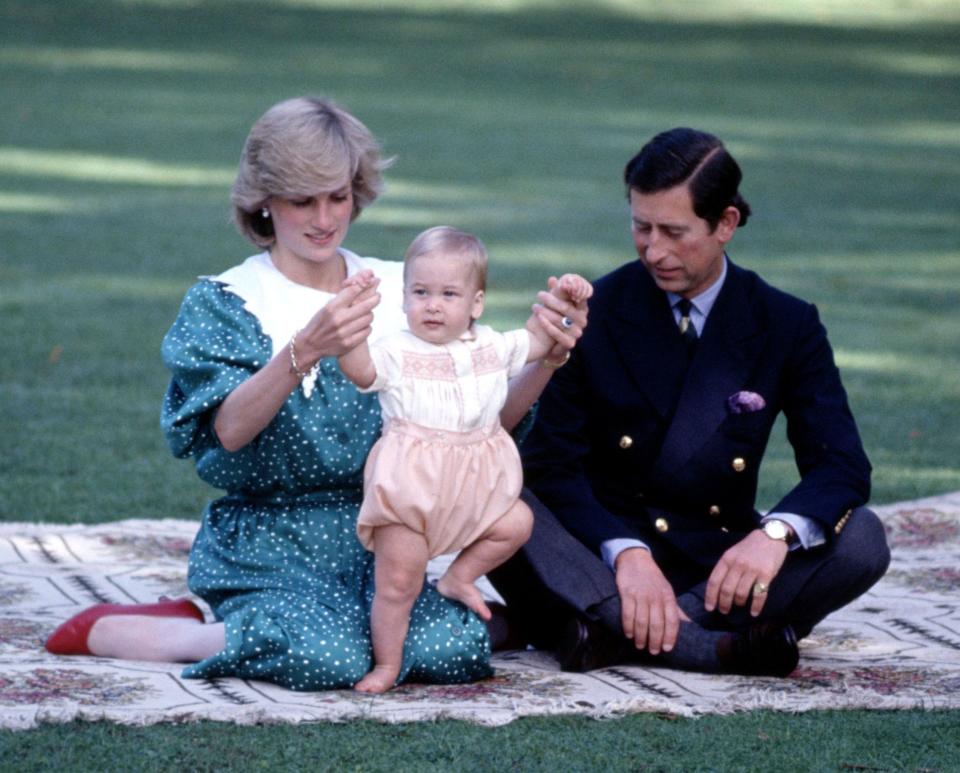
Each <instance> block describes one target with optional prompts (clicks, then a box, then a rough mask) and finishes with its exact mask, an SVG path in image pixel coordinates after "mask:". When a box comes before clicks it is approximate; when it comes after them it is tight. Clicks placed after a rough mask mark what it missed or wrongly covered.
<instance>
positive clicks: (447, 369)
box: [403, 351, 457, 381]
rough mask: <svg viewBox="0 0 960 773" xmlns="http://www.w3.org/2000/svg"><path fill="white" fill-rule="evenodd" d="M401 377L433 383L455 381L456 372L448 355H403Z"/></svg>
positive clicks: (409, 353)
mask: <svg viewBox="0 0 960 773" xmlns="http://www.w3.org/2000/svg"><path fill="white" fill-rule="evenodd" d="M403 375H404V376H410V377H412V378H422V379H428V380H433V381H456V380H457V371H456V368H455V367H454V364H453V359H452V358H451V357H450V355H449V354H417V353H416V352H407V351H405V352H404V353H403Z"/></svg>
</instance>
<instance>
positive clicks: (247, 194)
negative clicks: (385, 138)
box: [230, 97, 390, 247]
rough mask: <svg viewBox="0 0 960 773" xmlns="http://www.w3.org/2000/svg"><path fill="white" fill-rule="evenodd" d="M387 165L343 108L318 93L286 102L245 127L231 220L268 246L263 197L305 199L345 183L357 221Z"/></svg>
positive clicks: (259, 243)
mask: <svg viewBox="0 0 960 773" xmlns="http://www.w3.org/2000/svg"><path fill="white" fill-rule="evenodd" d="M389 165H390V160H388V159H382V158H381V157H380V147H379V146H378V145H377V142H376V140H375V139H374V138H373V135H372V134H371V133H370V130H369V129H367V127H366V126H364V125H363V124H362V123H361V122H360V121H358V120H357V119H356V118H354V117H353V116H352V115H350V113H348V112H347V111H346V110H343V109H342V108H340V107H338V106H337V105H335V104H334V103H333V102H331V101H329V100H327V99H321V98H317V97H297V98H296V99H288V100H286V101H284V102H280V103H278V104H276V105H274V106H273V107H271V108H270V109H269V110H267V112H266V113H264V114H263V115H262V116H261V117H260V119H259V120H258V121H257V122H256V123H255V124H254V125H253V128H251V129H250V134H249V135H248V136H247V141H246V143H244V146H243V153H242V154H241V156H240V168H239V169H238V170H237V179H236V180H235V181H234V183H233V190H232V191H231V194H230V201H231V202H232V203H233V219H234V222H235V223H236V226H237V228H238V229H239V231H240V233H241V234H243V235H244V236H245V237H246V238H247V239H249V240H250V241H251V242H253V243H254V244H255V245H257V246H258V247H271V246H273V243H274V242H275V241H276V238H275V236H274V232H273V221H272V220H271V219H270V218H269V217H264V215H263V212H262V210H263V208H264V206H265V205H266V202H267V199H269V198H270V197H271V196H277V197H279V198H284V199H299V198H308V197H310V196H315V195H316V194H317V193H324V192H328V191H333V190H336V189H337V188H339V187H340V186H341V185H342V184H343V182H344V180H350V185H351V188H352V189H353V215H352V217H351V219H356V218H357V216H358V215H359V214H360V213H361V212H362V211H363V209H364V208H365V207H367V206H369V205H370V204H372V203H373V201H374V200H375V199H376V198H377V196H379V195H380V193H381V191H382V190H383V178H382V176H381V172H382V171H383V170H384V169H385V168H386V167H387V166H389Z"/></svg>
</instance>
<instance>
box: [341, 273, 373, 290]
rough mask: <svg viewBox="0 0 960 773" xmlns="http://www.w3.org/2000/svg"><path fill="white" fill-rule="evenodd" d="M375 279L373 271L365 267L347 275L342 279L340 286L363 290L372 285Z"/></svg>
mask: <svg viewBox="0 0 960 773" xmlns="http://www.w3.org/2000/svg"><path fill="white" fill-rule="evenodd" d="M376 281H377V278H376V277H375V276H374V275H373V271H371V270H370V269H369V268H365V269H364V270H363V271H358V272H357V273H356V274H354V275H353V276H348V277H347V278H346V279H344V280H343V284H342V285H341V288H344V287H359V288H361V289H363V290H366V289H367V288H368V287H372V286H373V285H374V283H375V282H376Z"/></svg>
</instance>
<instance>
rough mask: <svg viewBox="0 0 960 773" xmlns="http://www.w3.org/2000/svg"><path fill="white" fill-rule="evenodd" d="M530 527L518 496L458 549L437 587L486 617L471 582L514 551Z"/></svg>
mask: <svg viewBox="0 0 960 773" xmlns="http://www.w3.org/2000/svg"><path fill="white" fill-rule="evenodd" d="M532 528H533V514H532V513H531V512H530V508H529V507H527V506H526V504H524V503H523V502H521V501H520V500H519V499H518V500H517V501H516V503H515V504H514V505H513V507H511V508H510V509H509V510H507V512H506V513H504V515H503V516H502V517H501V518H500V519H499V520H498V521H497V522H496V523H495V524H493V526H491V527H490V528H489V529H487V530H486V531H485V532H484V533H483V534H482V535H480V538H479V539H478V540H477V541H476V542H474V543H473V544H471V545H468V546H467V547H465V548H464V549H463V550H462V551H461V552H460V555H458V556H457V557H456V559H454V561H453V563H452V564H450V566H449V567H448V568H447V571H446V572H444V574H443V577H441V578H440V580H439V582H437V590H438V591H440V593H442V594H443V595H444V596H446V597H447V598H451V599H456V600H457V601H459V602H461V603H462V604H465V605H466V606H468V607H469V608H470V609H472V610H473V611H474V612H476V613H477V614H478V615H480V618H481V619H483V620H489V619H490V617H491V614H490V609H489V607H487V605H486V603H485V602H484V600H483V596H482V595H481V594H480V591H479V590H477V586H476V585H474V582H476V580H477V579H478V578H479V577H482V576H483V575H485V574H486V573H487V572H489V571H491V570H492V569H496V568H497V567H498V566H500V564H502V563H503V562H504V561H506V560H507V559H508V558H510V556H512V555H513V554H514V553H516V552H517V551H518V550H519V549H520V548H521V547H522V546H523V543H525V542H526V541H527V540H528V539H529V538H530V530H531V529H532Z"/></svg>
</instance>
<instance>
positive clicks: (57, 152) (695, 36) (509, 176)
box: [0, 0, 960, 519]
mask: <svg viewBox="0 0 960 773" xmlns="http://www.w3.org/2000/svg"><path fill="white" fill-rule="evenodd" d="M0 22H2V24H0V43H2V47H0V64H2V68H0V95H2V96H3V97H4V103H5V104H8V105H10V106H11V109H9V110H6V111H3V113H2V114H0V136H2V137H3V140H2V142H0V243H2V244H3V260H2V261H0V282H2V285H3V295H2V296H0V322H2V323H3V325H4V329H5V330H6V331H7V332H8V335H6V336H5V337H4V338H3V339H2V341H0V363H3V364H0V398H5V399H3V403H4V405H5V408H4V412H3V414H2V417H0V418H2V423H3V425H4V427H5V428H7V429H8V431H9V433H10V434H9V437H10V439H11V441H12V442H14V443H15V444H16V446H17V448H18V452H17V454H16V455H14V456H13V457H12V459H11V458H8V459H6V460H5V461H4V462H3V463H2V464H3V471H4V475H5V477H6V479H7V480H10V481H16V485H13V486H8V490H9V491H10V497H11V499H10V500H9V501H10V503H11V504H10V508H11V509H10V510H9V512H16V513H21V514H24V515H23V516H21V517H43V518H54V519H71V518H72V517H76V516H75V515H72V514H75V513H77V512H84V513H90V514H93V513H102V514H103V516H102V517H107V518H111V517H131V516H137V515H146V514H148V513H149V514H152V513H153V512H161V513H163V514H171V515H187V514H188V513H187V512H184V510H185V509H186V508H187V507H188V505H189V507H193V506H194V505H195V502H196V500H197V499H198V497H199V492H198V491H192V492H191V493H190V495H189V496H188V497H187V501H186V502H185V501H184V500H183V499H181V498H178V497H177V496H175V495H171V494H169V493H167V492H171V491H175V490H178V489H181V488H182V487H183V485H184V483H185V481H186V480H187V479H189V478H190V473H189V471H188V470H186V469H185V467H184V465H179V464H174V463H172V462H170V461H169V460H166V459H163V460H160V459H156V460H155V461H153V462H147V461H144V462H143V466H144V467H146V468H149V467H151V464H152V465H153V468H154V473H153V474H152V475H151V477H150V481H151V487H153V488H155V490H156V492H157V494H156V496H157V500H156V501H155V503H154V506H153V507H151V506H150V505H149V504H148V502H147V501H146V498H144V497H139V496H134V495H133V494H132V490H133V489H134V488H135V486H136V485H137V484H136V483H135V482H134V481H133V480H127V476H128V474H130V473H129V471H123V473H122V474H123V475H124V482H123V483H122V484H120V486H119V491H120V493H121V494H122V493H123V492H124V491H128V492H129V493H130V500H131V502H133V501H136V502H138V504H136V505H131V507H129V508H126V509H123V511H122V512H121V511H119V509H122V497H117V498H116V499H114V500H111V501H110V503H109V506H107V503H106V502H105V501H104V497H103V493H102V492H103V491H105V490H108V489H111V490H114V491H116V490H118V489H117V485H116V483H115V482H114V481H113V477H115V476H116V474H117V471H116V470H110V469H106V468H104V467H103V464H102V461H101V463H98V464H93V463H92V462H91V461H90V460H89V459H84V458H82V455H81V458H79V459H78V460H75V461H76V463H77V464H78V465H79V467H78V469H79V471H80V472H79V474H78V475H77V476H76V478H77V488H75V489H71V490H69V491H60V492H57V493H56V495H55V496H50V497H47V498H45V499H44V500H43V504H42V508H43V512H39V511H36V512H32V509H33V508H36V506H37V505H36V500H32V499H31V498H30V495H29V493H28V492H29V491H31V490H36V489H37V488H38V487H42V486H44V481H49V480H51V479H56V478H63V477H64V476H66V475H67V473H68V470H69V469H70V468H69V466H68V464H67V462H66V459H68V458H69V456H70V454H69V449H71V447H72V448H74V449H76V448H77V443H78V442H80V441H82V442H83V443H86V442H88V441H89V437H88V436H86V435H83V434H81V435H76V434H75V433H77V432H78V428H80V427H96V426H104V427H106V426H108V424H109V422H108V423H106V424H104V423H103V419H104V417H109V416H111V415H114V414H115V413H116V411H117V401H118V400H124V396H126V397H125V401H126V402H128V403H130V410H131V415H130V416H128V417H126V418H125V419H124V423H123V426H124V430H123V431H109V432H108V431H104V432H100V433H98V434H97V437H98V439H99V442H100V443H101V444H102V446H103V447H104V448H105V449H109V455H112V456H113V457H123V456H124V454H125V453H126V449H128V448H129V447H130V446H131V444H132V445H133V447H135V448H137V449H138V453H143V454H149V453H153V452H154V451H153V450H148V448H149V449H153V447H154V445H156V444H153V445H151V444H146V445H144V444H141V443H137V442H133V441H132V440H131V438H139V437H141V436H142V437H144V438H147V437H149V438H151V439H153V440H155V439H156V438H157V437H158V434H157V433H158V430H157V426H156V421H155V416H156V411H157V410H158V408H157V406H158V404H159V400H160V396H161V395H162V393H163V390H164V387H165V375H164V373H163V371H162V369H161V368H160V366H159V363H158V355H157V349H158V346H159V341H160V338H161V337H162V335H163V333H164V332H165V330H166V328H167V326H168V325H169V323H170V321H171V320H172V318H173V316H174V315H175V313H176V309H177V306H178V303H179V299H180V296H181V295H182V293H183V291H184V290H185V289H186V287H187V286H188V285H189V284H190V283H191V282H192V281H193V278H194V277H195V276H196V275H197V274H201V273H216V272H218V271H221V270H223V269H225V268H227V267H228V266H230V265H232V264H234V263H236V262H238V261H239V260H240V259H241V258H242V257H243V256H245V255H246V254H249V253H250V252H251V251H252V250H251V249H250V247H249V246H247V245H245V243H243V242H242V240H241V239H240V238H239V237H238V236H237V235H236V234H235V233H233V231H232V229H231V227H230V226H229V223H228V220H229V217H228V216H229V212H228V190H229V184H230V181H231V179H232V175H233V170H234V168H235V164H236V159H237V157H238V155H239V150H240V147H241V144H242V142H243V138H244V136H245V133H246V131H247V129H248V127H249V125H250V123H251V122H252V121H253V120H254V119H255V118H256V117H257V116H258V115H259V114H260V113H261V112H262V110H263V109H265V107H267V106H268V105H269V104H272V103H273V102H275V101H276V100H278V99H280V98H283V97H288V96H293V95H295V94H299V93H324V94H328V95H330V96H333V97H334V98H336V99H338V100H340V101H342V102H343V104H345V105H346V106H348V107H349V108H351V109H353V110H355V111H356V112H357V114H358V115H359V116H360V117H361V118H362V119H363V120H364V121H366V122H367V123H368V124H369V125H370V127H371V128H372V129H373V130H374V132H375V134H376V135H377V136H378V137H379V138H380V139H381V141H382V142H383V144H384V148H385V151H386V152H387V153H388V154H391V155H394V154H395V155H396V156H397V161H396V164H395V166H394V168H393V170H391V172H390V173H389V176H388V185H389V187H388V191H387V193H386V195H385V196H384V197H383V198H382V199H381V201H380V202H378V203H377V204H376V205H375V206H374V207H373V208H371V210H370V211H369V212H368V213H366V214H365V215H364V216H363V217H362V218H361V219H360V220H359V221H358V222H357V224H356V225H355V226H354V229H353V232H352V234H351V238H350V240H349V245H348V246H350V247H352V248H353V249H355V250H357V251H359V252H362V253H365V254H375V255H382V256H387V257H389V256H397V255H399V254H401V253H402V251H403V249H404V247H405V246H406V244H407V243H408V242H409V240H410V239H411V238H412V236H413V235H414V234H415V233H416V232H417V231H419V230H420V229H421V228H423V227H425V226H428V225H433V224H436V223H440V222H447V223H452V224H455V225H458V226H461V227H464V228H468V229H471V230H475V231H476V232H478V233H479V234H480V235H481V236H482V237H483V238H484V240H485V241H486V242H487V244H488V245H489V246H490V248H491V252H492V254H493V265H492V270H491V293H490V301H491V303H490V309H489V312H488V318H489V321H490V322H491V323H492V324H495V325H498V326H506V325H515V324H518V323H520V322H521V321H522V319H523V318H524V316H525V314H526V310H527V308H528V306H529V303H530V302H531V301H532V299H533V294H534V292H535V290H536V289H537V288H539V287H540V286H542V284H543V281H544V279H545V277H546V276H547V275H548V274H549V273H556V272H559V271H562V270H579V271H581V272H583V273H585V274H587V275H589V276H594V277H595V276H598V275H600V274H603V273H605V272H606V271H608V270H610V269H611V268H613V267H614V266H616V265H619V264H620V263H622V262H624V261H625V260H629V259H631V257H632V246H631V243H630V239H629V234H628V231H627V212H626V203H625V200H624V197H623V191H622V189H621V184H620V182H619V179H620V174H621V170H622V167H623V164H624V162H625V161H626V159H627V158H628V157H629V156H630V155H632V153H633V152H635V151H636V150H637V148H638V147H639V146H640V145H641V144H642V142H643V141H645V140H646V139H647V138H648V137H649V136H650V135H652V134H653V133H654V132H656V131H659V130H662V129H664V128H668V127H670V126H673V125H678V124H691V125H697V126H700V127H703V128H707V129H709V130H713V131H715V132H717V133H718V134H719V135H720V136H722V137H723V138H724V139H725V140H726V141H727V143H728V144H729V145H730V147H731V149H732V150H733V151H734V153H735V154H736V155H737V156H738V157H739V158H740V160H741V162H742V165H743V167H744V170H745V176H746V178H745V179H746V181H745V184H744V192H745V194H746V196H747V198H748V199H749V200H750V201H751V203H752V205H753V207H754V209H755V217H754V218H753V219H752V221H751V223H750V225H749V227H748V228H746V229H744V230H743V231H742V232H741V233H739V234H738V236H737V238H736V240H735V241H734V243H733V244H732V245H731V254H732V256H733V258H734V260H736V261H737V262H739V263H741V264H743V265H745V266H747V267H749V268H754V269H756V270H758V271H760V272H761V273H762V274H763V275H764V276H765V277H767V278H768V279H769V280H770V281H772V282H773V283H774V284H778V285H780V286H782V287H784V289H787V290H788V291H792V292H796V293H798V294H800V295H802V296H803V297H805V298H808V299H810V300H812V301H814V302H816V303H817V304H818V306H819V307H820V309H821V312H822V314H823V317H824V320H825V322H826V323H827V325H828V327H829V328H830V331H831V337H832V339H833V341H834V344H835V347H836V348H837V351H838V359H839V361H840V364H841V366H843V367H844V368H845V376H846V381H847V385H848V388H849V390H850V392H851V397H852V401H853V405H854V409H855V412H856V414H857V415H858V418H859V420H860V423H861V427H862V429H863V432H864V436H865V440H866V444H867V447H868V450H869V451H870V452H871V453H872V454H873V455H874V456H875V457H876V458H880V459H883V460H895V459H901V460H908V461H906V462H905V463H904V465H903V466H904V468H905V469H907V470H910V469H913V470H916V471H917V473H918V475H917V479H918V480H926V481H929V480H931V476H932V477H933V478H935V479H936V480H938V481H940V483H939V484H938V488H940V489H943V488H958V487H960V467H957V466H956V463H955V462H950V463H947V464H946V465H945V464H944V460H945V459H947V460H951V459H952V460H956V459H958V458H960V433H956V432H952V431H950V430H949V429H948V428H949V427H950V426H951V421H952V420H951V417H952V416H955V412H956V409H957V403H958V396H957V388H956V386H955V379H951V378H950V377H949V374H948V369H947V368H944V367H941V366H940V365H941V364H942V363H947V362H950V361H951V359H952V358H955V356H956V348H955V344H954V341H956V340H957V334H958V332H960V329H958V326H960V317H958V314H957V311H956V309H957V308H958V304H957V301H958V300H960V298H958V292H957V289H956V288H957V287H958V286H960V281H958V280H960V252H958V249H957V244H958V243H960V225H958V222H957V219H956V212H957V211H960V140H957V137H958V136H960V132H958V127H960V99H958V97H957V94H958V93H960V88H958V87H960V54H958V52H957V49H956V44H955V41H956V39H957V37H958V33H960V25H958V24H956V23H952V22H950V23H942V24H927V25H923V24H917V25H913V26H910V27H899V28H898V27H885V28H881V27H873V28H871V27H866V26H860V27H854V26H827V25H822V24H801V23H794V24H787V23H772V22H766V23H758V22H756V21H752V22H751V23H742V24H738V23H732V22H729V21H728V22H716V21H703V20H700V21H697V20H693V19H691V20H687V21H684V20H672V21H671V20H657V19H654V18H643V17H640V16H638V15H637V14H631V13H617V12H616V11H614V10H611V9H610V8H607V9H606V10H602V9H601V10H598V9H596V8H587V7H585V6H581V5H579V4H577V3H572V2H571V3H568V4H566V5H563V4H554V5H551V6H546V7H537V8H534V7H529V6H524V5H519V6H518V10H515V11H513V12H503V11H502V10H500V11H497V12H484V11H482V10H479V11H474V12H470V13H467V12H456V11H444V10H440V11H438V10H436V9H432V10H421V11H417V10H402V9H398V8H396V7H393V8H392V9H375V8H370V7H369V6H367V7H365V9H360V10H357V9H348V8H329V7H323V6H322V4H312V5H311V4H308V3H300V4H297V3H287V2H269V0H265V2H260V3H246V2H205V3H202V4H167V3H126V2H106V1H104V2H89V3H82V4H78V3H73V2H67V1H66V0H60V1H59V2H48V3H44V4H27V3H19V2H6V3H2V4H0ZM58 346H59V347H61V350H62V351H61V354H60V356H59V358H58V359H57V361H56V362H55V363H49V362H48V360H49V358H50V355H51V352H53V351H54V350H55V349H56V347H58ZM953 361H955V359H953ZM115 390H116V391H115ZM64 394H69V395H70V399H66V398H65V397H64V396H63V395H64ZM12 406H17V408H16V412H15V413H14V412H13V410H14V409H13V408H12ZM64 406H70V409H69V411H67V410H65V409H64ZM51 417H56V418H57V422H54V423H53V424H56V425H57V426H58V427H59V433H60V434H56V433H53V429H52V423H51V421H50V419H51ZM138 417H139V418H138ZM116 424H117V423H116V422H114V426H116ZM918 432H919V435H918V434H917V433H918ZM54 448H55V449H58V450H55V451H54ZM789 460H790V456H789V451H788V450H787V449H786V447H785V446H782V445H781V446H778V445H777V443H776V442H775V444H774V448H773V450H772V454H771V463H770V465H769V468H770V474H769V475H767V473H766V471H765V480H764V487H765V488H764V491H766V492H769V495H770V496H774V492H776V491H782V490H783V489H784V488H785V487H786V486H788V485H789V484H790V481H791V480H792V478H793V475H794V473H793V472H792V470H791V469H790V463H789ZM885 464H886V462H885ZM893 466H895V465H888V466H887V468H888V469H890V468H892V467H893ZM881 472H882V471H881ZM906 477H908V476H906V475H901V474H896V475H893V476H892V478H891V479H890V480H887V479H885V477H884V476H883V475H878V479H877V485H876V496H877V497H878V498H879V499H882V500H886V501H888V500H890V499H895V498H901V497H904V496H914V495H916V493H918V492H917V491H916V487H915V486H913V485H910V484H909V483H908V482H906V481H905V478H906ZM84 481H86V483H85V482H84ZM108 481H110V482H112V483H113V485H112V486H111V485H109V484H108ZM46 485H47V486H48V487H51V486H52V485H53V484H50V483H47V484H46ZM920 493H934V492H933V491H927V492H920ZM31 502H33V503H34V504H31ZM189 514H191V515H192V514H193V513H192V511H191V512H190V513H189ZM3 517H9V515H7V514H4V516H3ZM91 517H92V516H91Z"/></svg>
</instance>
